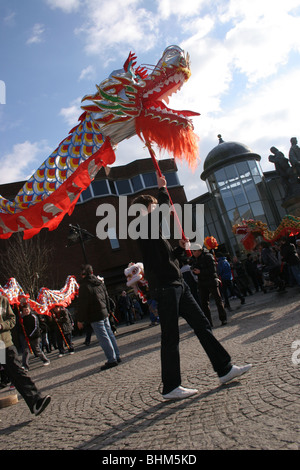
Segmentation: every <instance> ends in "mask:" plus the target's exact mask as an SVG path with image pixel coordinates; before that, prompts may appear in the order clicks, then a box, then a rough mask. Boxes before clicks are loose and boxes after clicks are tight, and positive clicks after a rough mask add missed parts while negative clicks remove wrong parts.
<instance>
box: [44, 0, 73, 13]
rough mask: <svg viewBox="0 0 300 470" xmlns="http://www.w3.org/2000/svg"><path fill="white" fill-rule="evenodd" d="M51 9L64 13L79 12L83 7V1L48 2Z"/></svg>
mask: <svg viewBox="0 0 300 470" xmlns="http://www.w3.org/2000/svg"><path fill="white" fill-rule="evenodd" d="M46 3H47V4H48V5H49V7H50V8H52V9H56V8H60V9H61V10H62V11H63V12H64V13H71V12H74V11H77V10H78V8H79V7H80V6H81V4H82V2H81V0H46Z"/></svg>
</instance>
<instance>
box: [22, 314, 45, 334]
mask: <svg viewBox="0 0 300 470" xmlns="http://www.w3.org/2000/svg"><path fill="white" fill-rule="evenodd" d="M22 320H23V325H24V328H25V331H26V335H27V336H28V338H29V339H36V338H40V337H41V330H40V325H39V320H38V317H37V315H35V314H34V313H32V312H31V313H30V314H29V315H24V317H22Z"/></svg>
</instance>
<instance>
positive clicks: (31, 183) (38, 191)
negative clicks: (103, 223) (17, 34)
mask: <svg viewBox="0 0 300 470" xmlns="http://www.w3.org/2000/svg"><path fill="white" fill-rule="evenodd" d="M190 75H191V71H190V61H189V56H188V54H185V53H184V51H183V50H182V49H181V48H180V47H178V46H169V47H168V48H167V49H166V50H165V51H164V53H163V55H162V57H161V59H160V60H159V61H158V63H157V65H156V66H154V68H153V70H152V71H151V73H148V71H147V69H146V68H145V67H136V56H135V55H134V54H132V53H130V54H129V56H128V59H127V60H126V62H125V64H124V66H123V69H120V70H116V71H114V72H112V74H111V75H110V76H109V77H108V78H107V79H106V80H104V81H103V82H102V83H101V84H100V85H99V86H96V88H97V91H96V93H95V94H93V95H87V96H85V97H84V98H83V100H82V109H83V111H84V112H83V114H82V115H81V116H80V118H79V124H78V125H77V126H76V127H75V128H73V129H72V130H71V131H70V133H69V135H68V137H66V138H65V139H64V140H63V141H62V142H61V143H60V144H59V145H58V147H57V148H56V149H55V150H54V152H53V153H52V154H51V155H50V156H49V157H48V158H47V160H46V161H45V162H44V163H43V164H42V165H41V166H40V168H39V169H38V170H37V171H36V172H35V173H34V174H33V175H32V176H31V177H30V178H29V180H28V181H27V182H26V183H25V184H24V186H23V187H22V188H21V189H20V191H19V192H18V194H17V195H16V197H15V199H14V200H13V201H9V200H7V199H5V198H3V197H2V196H0V238H9V237H10V236H11V235H12V233H14V232H24V235H23V236H24V239H27V238H31V237H32V236H34V235H35V234H37V233H38V232H40V230H41V229H42V228H44V227H46V228H48V229H49V230H54V229H55V228H56V227H57V226H58V225H59V223H60V222H61V220H62V219H63V217H64V216H65V215H66V214H71V213H72V211H73V209H74V207H75V204H76V202H77V201H78V198H79V196H80V194H81V192H82V191H84V190H85V189H86V188H87V187H88V186H89V185H90V183H91V181H92V180H93V179H94V178H95V176H96V174H97V172H98V171H99V169H100V168H101V166H106V165H108V164H112V163H113V162H114V161H115V154H114V150H113V147H114V146H116V144H118V143H119V142H121V141H122V140H124V139H128V138H130V137H132V136H133V135H135V134H137V135H139V136H140V138H141V139H142V140H144V141H145V142H146V143H147V144H152V143H155V144H157V146H158V148H159V149H160V150H161V149H165V150H166V151H167V152H169V153H170V154H172V155H173V156H174V157H175V158H180V159H186V160H187V161H188V162H189V164H190V165H191V166H194V165H195V163H196V162H197V158H198V138H197V136H196V134H195V133H194V132H193V125H192V121H191V119H190V118H191V116H195V115H198V113H194V112H191V111H174V110H171V109H169V108H168V107H167V104H168V102H169V97H170V95H171V94H172V93H175V92H176V91H177V90H179V89H180V88H181V86H182V85H183V83H184V82H186V81H187V80H188V79H189V77H190ZM20 158H22V156H20Z"/></svg>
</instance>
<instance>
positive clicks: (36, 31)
mask: <svg viewBox="0 0 300 470" xmlns="http://www.w3.org/2000/svg"><path fill="white" fill-rule="evenodd" d="M44 32H45V27H44V25H43V24H41V23H36V24H35V25H34V26H33V28H32V31H31V35H30V37H29V38H28V40H27V41H26V44H38V43H39V42H42V41H43V37H42V36H43V34H44Z"/></svg>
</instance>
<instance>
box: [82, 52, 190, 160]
mask: <svg viewBox="0 0 300 470" xmlns="http://www.w3.org/2000/svg"><path fill="white" fill-rule="evenodd" d="M190 75H191V71H190V60H189V55H188V54H185V53H184V51H183V50H182V49H181V48H180V47H178V46H169V47H167V49H165V51H164V53H163V55H162V57H161V59H160V60H159V61H158V63H157V64H156V65H155V66H154V67H153V70H152V71H151V73H148V70H147V68H145V67H136V56H135V55H134V54H133V53H131V52H130V54H129V56H128V58H127V60H126V62H125V63H124V66H123V69H121V70H115V71H114V72H112V73H111V75H110V76H109V78H107V79H106V80H104V81H103V82H102V83H100V85H99V86H97V91H96V93H95V94H94V95H87V96H85V97H84V98H83V100H82V101H83V102H85V101H87V100H89V101H91V103H90V104H83V106H82V109H83V110H84V111H85V113H90V114H91V116H92V119H93V120H94V121H95V123H96V124H97V126H98V127H99V128H100V131H101V132H102V133H103V134H104V135H105V136H108V137H109V138H110V139H111V142H112V143H113V144H117V143H118V142H120V141H122V140H124V139H127V138H130V137H132V136H133V135H135V134H138V135H139V136H140V138H141V139H142V140H144V141H145V142H147V143H156V144H157V145H158V147H159V149H165V150H167V151H168V152H170V153H171V154H173V155H174V157H177V158H180V159H182V158H185V159H186V160H188V162H189V163H190V164H191V166H193V165H194V164H195V162H196V161H197V158H198V137H197V136H196V134H195V133H194V132H193V124H192V121H191V119H190V118H191V116H197V115H199V113H195V112H192V111H174V110H172V109H170V108H168V106H167V105H168V104H169V97H170V96H171V95H172V94H173V93H176V92H177V91H178V90H180V88H181V87H182V85H183V84H184V83H185V82H186V81H187V80H188V79H189V77H190Z"/></svg>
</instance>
